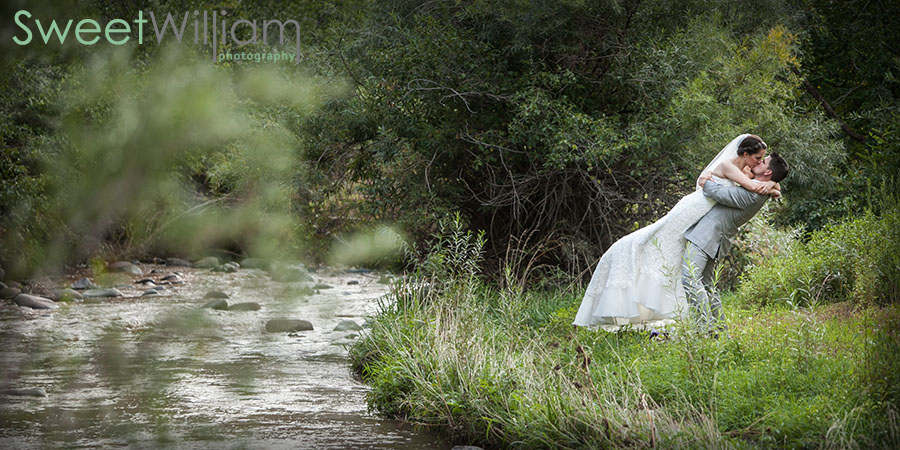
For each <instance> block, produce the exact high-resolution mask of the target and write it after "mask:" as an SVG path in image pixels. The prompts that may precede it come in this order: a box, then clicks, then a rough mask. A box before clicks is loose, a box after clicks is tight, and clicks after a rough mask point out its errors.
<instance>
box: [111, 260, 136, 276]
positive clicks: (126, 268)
mask: <svg viewBox="0 0 900 450" xmlns="http://www.w3.org/2000/svg"><path fill="white" fill-rule="evenodd" d="M107 268H108V269H109V271H110V272H121V273H127V274H131V275H137V276H141V275H143V274H144V271H143V270H141V268H140V267H138V266H136V265H134V264H132V263H130V262H128V261H116V262H114V263H112V264H109V265H108V266H107Z"/></svg>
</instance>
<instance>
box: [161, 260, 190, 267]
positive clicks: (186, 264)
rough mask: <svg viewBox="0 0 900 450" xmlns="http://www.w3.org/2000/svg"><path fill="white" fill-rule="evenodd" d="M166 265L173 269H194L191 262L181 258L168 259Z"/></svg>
mask: <svg viewBox="0 0 900 450" xmlns="http://www.w3.org/2000/svg"><path fill="white" fill-rule="evenodd" d="M166 265H167V266H173V267H193V264H191V263H190V261H187V260H184V259H181V258H168V259H166Z"/></svg>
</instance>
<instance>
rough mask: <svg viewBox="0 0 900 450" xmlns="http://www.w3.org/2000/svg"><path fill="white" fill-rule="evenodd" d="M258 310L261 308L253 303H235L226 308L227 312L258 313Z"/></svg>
mask: <svg viewBox="0 0 900 450" xmlns="http://www.w3.org/2000/svg"><path fill="white" fill-rule="evenodd" d="M260 309H262V306H259V303H254V302H245V303H235V304H233V305H231V306H229V307H228V310H229V311H259V310H260Z"/></svg>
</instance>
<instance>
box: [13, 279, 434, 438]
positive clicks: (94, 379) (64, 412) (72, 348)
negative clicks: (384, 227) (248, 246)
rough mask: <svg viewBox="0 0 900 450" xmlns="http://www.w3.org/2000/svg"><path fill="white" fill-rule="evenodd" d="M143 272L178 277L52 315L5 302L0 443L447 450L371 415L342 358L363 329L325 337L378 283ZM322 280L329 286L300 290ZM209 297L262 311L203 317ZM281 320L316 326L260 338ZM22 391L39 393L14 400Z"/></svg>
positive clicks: (371, 305)
mask: <svg viewBox="0 0 900 450" xmlns="http://www.w3.org/2000/svg"><path fill="white" fill-rule="evenodd" d="M142 268H143V269H145V272H149V270H150V269H152V268H157V269H162V270H166V271H171V270H177V271H180V272H182V273H183V274H184V277H185V279H186V283H185V284H182V285H177V286H175V287H173V288H172V289H171V290H170V291H169V294H168V295H166V296H161V297H139V295H140V293H141V292H142V291H143V288H138V287H130V288H129V289H122V290H123V292H124V293H125V294H126V296H128V297H126V298H117V299H111V300H102V301H100V302H98V303H72V304H60V305H61V308H60V309H59V310H55V311H50V312H45V311H32V310H31V309H29V308H19V307H17V306H15V305H14V304H12V303H11V302H3V304H2V305H0V346H2V350H0V392H5V393H0V448H61V447H64V448H82V447H98V446H102V447H122V446H127V447H135V448H260V449H263V448H264V449H269V448H321V449H327V448H385V449H391V448H398V449H399V448H404V449H407V448H412V449H416V448H417V449H445V448H449V445H447V444H444V443H441V442H440V441H439V440H438V439H437V438H436V437H435V436H433V435H430V434H428V433H426V432H423V431H421V430H413V429H412V428H411V427H409V426H407V425H404V424H402V423H399V422H396V421H390V420H384V419H380V418H378V417H376V416H374V415H373V414H369V413H368V412H367V409H366V403H365V396H366V392H367V390H368V389H367V387H366V386H365V385H364V384H362V383H361V382H359V381H358V380H357V379H355V378H354V376H353V374H352V373H351V370H350V366H349V361H348V358H347V350H346V345H348V344H349V343H351V342H352V341H353V339H355V335H357V334H358V333H359V332H338V331H332V330H333V329H334V328H335V326H336V325H337V324H338V323H339V322H340V321H341V320H344V319H350V320H353V321H355V322H356V323H358V324H363V322H364V321H365V316H366V315H367V314H372V313H373V312H374V311H375V309H376V303H377V299H378V298H379V297H380V296H382V295H383V294H385V293H386V292H387V286H385V285H383V284H378V283H377V282H376V279H377V278H378V277H377V276H375V275H372V274H349V273H336V272H335V273H313V274H312V275H313V278H315V280H314V281H313V282H305V283H277V282H273V281H271V280H270V279H269V277H268V276H267V275H266V274H265V273H264V272H262V271H257V270H240V271H238V272H237V273H233V274H224V273H213V272H209V271H201V270H192V269H184V268H165V267H155V266H142ZM159 275H163V274H159ZM351 281H356V282H358V284H348V282H351ZM316 283H325V284H328V285H331V286H333V288H331V289H321V290H319V291H318V292H316V293H314V294H312V295H304V293H303V292H302V289H301V288H302V287H303V286H312V285H314V284H316ZM213 289H215V290H220V291H223V292H226V293H227V294H229V296H230V297H231V298H230V299H228V300H227V301H228V303H229V305H232V304H234V303H239V302H256V303H259V304H260V305H261V306H262V309H260V310H259V311H216V310H210V309H201V308H200V307H201V306H202V305H203V304H204V303H206V302H207V300H204V299H203V296H204V294H205V293H206V292H207V291H209V290H213ZM276 318H287V319H304V320H308V321H310V322H312V324H313V327H314V330H312V331H304V332H298V333H292V334H288V333H267V332H266V331H265V324H266V322H267V321H268V320H270V319H276ZM28 388H40V389H43V390H44V391H45V392H46V394H47V396H46V397H28V396H16V395H10V394H9V393H8V391H9V390H11V389H28Z"/></svg>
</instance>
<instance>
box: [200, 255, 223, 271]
mask: <svg viewBox="0 0 900 450" xmlns="http://www.w3.org/2000/svg"><path fill="white" fill-rule="evenodd" d="M219 266H220V264H219V258H216V257H215V256H207V257H206V258H203V259H201V260H199V261H197V262H195V263H194V267H197V268H199V269H215V268H217V267H219Z"/></svg>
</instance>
